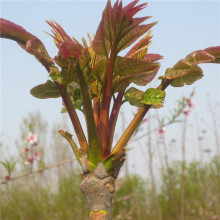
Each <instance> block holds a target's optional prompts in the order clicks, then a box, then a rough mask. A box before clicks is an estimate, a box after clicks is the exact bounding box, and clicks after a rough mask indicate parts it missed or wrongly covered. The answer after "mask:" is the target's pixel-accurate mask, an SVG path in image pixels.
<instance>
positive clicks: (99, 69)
mask: <svg viewBox="0 0 220 220" xmlns="http://www.w3.org/2000/svg"><path fill="white" fill-rule="evenodd" d="M105 69H106V59H105V58H104V57H103V58H102V59H100V60H99V61H98V62H97V63H96V64H95V65H94V67H93V68H92V72H93V73H94V74H95V76H96V77H97V78H98V79H99V81H101V82H102V83H103V81H104V77H105Z"/></svg>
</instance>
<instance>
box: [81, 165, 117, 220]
mask: <svg viewBox="0 0 220 220" xmlns="http://www.w3.org/2000/svg"><path fill="white" fill-rule="evenodd" d="M114 180H115V179H114V178H113V177H111V176H109V174H108V173H107V171H106V170H105V167H104V165H103V163H99V164H98V165H97V167H96V169H95V171H94V173H92V174H86V175H84V176H83V180H82V183H81V185H80V189H81V191H82V193H83V195H84V196H85V199H86V202H87V205H88V209H89V219H90V220H112V199H113V196H114V192H115V186H114Z"/></svg>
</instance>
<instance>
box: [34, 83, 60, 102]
mask: <svg viewBox="0 0 220 220" xmlns="http://www.w3.org/2000/svg"><path fill="white" fill-rule="evenodd" d="M30 92H31V95H33V96H34V97H35V98H39V99H48V98H58V97H60V93H59V91H58V90H57V87H56V85H55V83H54V82H52V81H50V80H47V82H46V83H44V84H40V85H38V86H35V87H34V88H33V89H31V91H30Z"/></svg>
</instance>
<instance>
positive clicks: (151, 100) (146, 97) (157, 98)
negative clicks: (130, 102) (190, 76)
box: [141, 88, 166, 107]
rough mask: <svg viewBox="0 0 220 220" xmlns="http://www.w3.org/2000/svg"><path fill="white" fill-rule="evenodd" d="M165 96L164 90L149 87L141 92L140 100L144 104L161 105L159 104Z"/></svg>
mask: <svg viewBox="0 0 220 220" xmlns="http://www.w3.org/2000/svg"><path fill="white" fill-rule="evenodd" d="M165 96H166V93H165V92H164V91H162V90H159V89H154V88H150V89H148V90H147V91H146V92H145V93H144V94H143V96H142V100H141V102H142V103H144V104H146V105H159V106H158V107H162V106H161V105H160V104H161V103H162V101H163V100H164V98H165Z"/></svg>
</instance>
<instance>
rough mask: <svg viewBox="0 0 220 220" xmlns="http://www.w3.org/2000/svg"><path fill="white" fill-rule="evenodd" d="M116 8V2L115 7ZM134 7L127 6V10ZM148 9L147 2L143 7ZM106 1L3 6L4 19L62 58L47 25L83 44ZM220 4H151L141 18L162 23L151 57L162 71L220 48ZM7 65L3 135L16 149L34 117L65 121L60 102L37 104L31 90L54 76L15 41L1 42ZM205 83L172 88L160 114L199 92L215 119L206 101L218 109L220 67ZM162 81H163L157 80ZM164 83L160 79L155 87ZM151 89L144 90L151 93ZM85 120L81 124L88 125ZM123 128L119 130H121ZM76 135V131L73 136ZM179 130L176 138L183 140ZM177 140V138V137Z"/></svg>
mask: <svg viewBox="0 0 220 220" xmlns="http://www.w3.org/2000/svg"><path fill="white" fill-rule="evenodd" d="M112 2H114V1H112ZM129 2H130V1H124V4H126V3H129ZM140 2H141V3H143V2H144V1H140ZM105 4H106V1H104V0H99V1H85V0H83V1H1V17H2V18H4V19H7V20H10V21H12V22H14V23H16V24H18V25H21V26H23V27H24V28H25V29H26V30H27V31H28V32H30V33H32V34H34V35H35V36H37V37H38V38H39V39H41V41H42V42H43V43H44V45H45V46H46V49H47V50H48V52H49V54H50V56H51V57H54V56H55V55H56V54H57V49H56V47H55V45H54V43H53V40H52V38H51V37H50V36H49V35H47V34H46V33H45V32H44V31H47V32H50V30H51V29H50V27H49V26H48V25H47V24H46V22H45V20H50V19H54V20H55V21H57V22H58V23H59V24H60V25H61V26H62V27H63V28H64V30H65V31H66V32H67V34H69V35H70V36H74V37H75V38H76V39H78V40H80V39H81V37H85V38H86V36H87V33H90V34H95V32H96V29H97V27H98V24H99V22H100V20H101V15H102V11H103V9H104V7H105ZM219 11H220V1H149V4H148V7H147V8H146V9H144V10H143V11H142V12H140V13H139V14H138V16H152V18H151V19H149V20H147V21H146V23H148V22H154V21H159V23H158V24H157V25H156V26H154V27H153V28H152V34H153V35H154V37H153V40H152V45H151V46H150V48H149V53H159V54H161V55H163V56H164V59H163V60H162V61H161V69H160V71H159V73H158V76H159V75H163V74H164V72H165V70H166V68H168V67H172V66H173V65H174V64H175V63H176V62H178V60H180V59H182V58H184V57H185V56H186V55H187V54H189V53H190V52H192V51H195V50H199V49H205V48H207V47H210V46H217V45H220V13H219ZM0 48H1V49H0V50H1V54H0V62H1V64H0V65H1V75H0V82H1V90H0V97H1V99H0V105H1V119H0V124H1V134H3V136H4V141H7V142H8V143H9V144H13V141H14V139H15V138H16V137H17V136H18V134H19V123H20V122H21V121H22V117H24V116H26V115H27V114H28V113H29V112H36V111H38V110H39V111H40V112H41V113H42V116H43V118H45V119H46V120H47V121H48V122H50V123H54V122H55V121H60V120H63V117H64V116H63V115H62V114H61V113H60V110H61V108H62V105H61V104H62V101H61V100H60V99H46V100H40V99H36V98H34V97H33V96H31V95H30V92H29V91H30V89H31V88H33V87H34V86H36V85H38V84H41V83H44V82H46V81H47V79H48V73H47V72H46V70H45V69H44V67H43V66H41V64H39V63H38V62H37V61H36V60H35V58H34V57H33V56H31V55H30V54H28V53H26V52H25V51H24V50H22V49H21V48H20V47H19V46H18V45H17V44H16V42H14V41H11V40H8V39H1V40H0ZM200 67H202V69H203V72H204V77H203V79H202V80H199V81H198V82H196V83H195V84H193V85H192V86H185V87H182V88H173V87H169V88H168V89H167V90H166V100H165V107H164V108H163V109H161V110H160V111H159V112H160V114H161V115H163V114H166V113H167V111H168V110H169V109H172V108H173V107H174V106H175V103H176V102H175V101H176V100H178V99H179V98H180V97H182V96H184V95H185V96H188V95H189V94H190V93H191V92H192V90H193V89H195V92H196V93H195V97H194V101H195V102H196V103H197V105H196V108H197V109H196V110H197V111H198V112H199V114H200V116H201V117H209V116H208V115H209V111H208V108H207V98H206V95H207V94H210V97H211V101H212V102H213V103H216V102H219V100H220V67H219V66H218V65H217V64H203V65H200ZM156 78H157V77H156ZM158 84H159V81H158V80H157V79H155V80H154V81H153V82H152V83H151V86H154V87H155V86H156V85H158ZM147 88H148V86H147V87H146V88H141V89H142V90H146V89H147ZM124 111H125V115H126V125H127V124H128V123H129V122H130V121H131V119H132V114H131V112H132V111H135V109H134V108H132V107H129V105H125V107H124ZM81 116H82V115H80V119H82V117H81ZM120 126H121V125H120V123H119V125H118V128H120ZM70 132H71V133H73V131H72V130H71V131H70ZM177 132H178V131H177V129H175V127H174V128H173V129H172V128H171V132H169V133H170V137H171V136H175V135H177ZM171 138H172V137H171Z"/></svg>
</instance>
